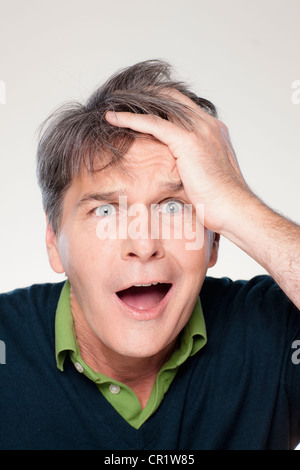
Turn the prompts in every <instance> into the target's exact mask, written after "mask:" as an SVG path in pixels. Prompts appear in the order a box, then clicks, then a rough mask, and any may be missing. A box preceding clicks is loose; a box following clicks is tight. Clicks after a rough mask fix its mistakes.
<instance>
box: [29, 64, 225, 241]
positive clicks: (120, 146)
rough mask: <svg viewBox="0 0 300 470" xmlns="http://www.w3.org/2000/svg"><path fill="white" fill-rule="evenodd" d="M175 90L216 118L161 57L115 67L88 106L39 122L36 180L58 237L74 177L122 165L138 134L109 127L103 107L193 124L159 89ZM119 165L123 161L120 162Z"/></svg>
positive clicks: (62, 110) (61, 111)
mask: <svg viewBox="0 0 300 470" xmlns="http://www.w3.org/2000/svg"><path fill="white" fill-rule="evenodd" d="M168 88H174V89H177V90H178V91H180V92H181V93H183V94H184V95H186V96H188V97H189V98H191V99H192V100H193V101H194V102H195V103H197V105H199V106H200V107H201V108H202V109H203V110H204V111H205V112H207V113H209V114H211V115H212V116H214V117H217V111H216V108H215V106H214V105H213V104H212V103H211V102H210V101H208V100H206V99H204V98H199V97H198V96H196V95H195V94H194V93H193V92H191V91H190V90H189V89H188V87H187V85H186V84H185V83H183V82H181V81H176V80H175V79H174V78H173V77H172V69H171V66H170V65H169V64H168V63H166V62H164V61H161V60H147V61H144V62H140V63H138V64H135V65H133V66H130V67H127V68H125V69H122V70H119V71H118V72H116V73H115V74H114V75H113V76H112V77H111V78H109V79H108V80H107V81H106V82H105V83H104V84H103V85H102V86H100V87H99V88H98V89H96V91H95V92H94V93H93V94H92V95H91V96H90V98H89V99H88V100H87V102H86V104H85V105H83V104H80V103H78V102H71V103H67V104H64V105H62V106H61V107H60V108H58V109H57V110H56V111H54V112H53V113H52V114H51V115H50V116H49V117H48V118H47V119H46V120H45V121H44V122H43V123H42V125H41V128H40V131H39V143H38V149H37V178H38V183H39V186H40V188H41V191H42V198H43V207H44V210H45V212H46V214H47V216H48V220H49V223H50V225H51V227H52V229H53V231H54V233H55V234H56V235H57V234H58V233H59V229H60V222H61V214H62V207H63V199H64V195H65V193H66V191H67V189H68V188H69V187H70V186H71V184H72V181H73V178H74V177H75V176H76V175H79V173H80V172H81V171H82V170H83V169H86V170H87V171H94V169H95V164H96V165H97V169H99V165H100V166H101V168H105V167H106V166H108V165H119V166H120V165H121V159H122V157H123V156H124V155H125V153H126V152H127V151H128V150H129V148H130V146H131V145H132V143H133V141H134V140H135V139H136V138H138V137H141V134H139V133H137V132H135V131H133V130H131V129H124V128H118V127H115V126H112V125H110V124H109V123H108V122H107V121H106V119H105V114H106V112H107V111H115V112H117V111H130V112H133V113H139V114H152V115H156V116H160V117H162V118H164V119H168V120H172V121H174V120H175V121H177V122H178V121H179V122H180V124H181V125H182V126H184V127H185V128H191V125H190V121H189V118H188V113H187V112H186V111H187V109H186V108H185V106H184V105H183V104H180V103H178V102H177V101H175V100H174V99H171V98H170V97H169V96H167V94H166V93H162V91H163V90H166V89H168ZM121 166H122V165H121Z"/></svg>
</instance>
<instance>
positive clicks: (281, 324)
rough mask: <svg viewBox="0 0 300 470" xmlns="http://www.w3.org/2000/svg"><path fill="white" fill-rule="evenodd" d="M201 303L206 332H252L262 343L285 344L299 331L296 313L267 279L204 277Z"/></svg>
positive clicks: (276, 287)
mask: <svg viewBox="0 0 300 470" xmlns="http://www.w3.org/2000/svg"><path fill="white" fill-rule="evenodd" d="M200 299H201V304H202V308H203V313H204V317H205V322H206V325H207V326H208V329H218V331H219V332H220V329H222V330H223V331H225V329H227V328H233V329H234V330H235V331H237V330H238V331H243V332H245V331H248V332H251V336H252V333H254V332H255V337H256V338H257V339H258V338H259V336H260V335H261V337H262V340H264V341H265V340H266V339H267V338H270V337H273V338H275V337H277V338H278V339H283V337H285V338H286V339H287V340H288V338H290V339H291V338H292V337H294V335H295V334H298V332H299V331H300V314H299V311H298V309H297V308H296V307H295V306H294V305H293V303H292V302H291V301H290V300H289V299H288V297H287V296H286V295H285V294H284V292H283V291H282V290H281V289H280V287H279V286H278V284H277V283H276V282H275V281H274V279H272V277H270V276H268V275H260V276H255V277H254V278H253V279H250V280H248V281H247V280H237V281H232V280H231V279H229V278H220V279H215V278H212V277H207V278H206V279H205V282H204V284H203V287H202V289H201V292H200ZM218 326H219V328H218Z"/></svg>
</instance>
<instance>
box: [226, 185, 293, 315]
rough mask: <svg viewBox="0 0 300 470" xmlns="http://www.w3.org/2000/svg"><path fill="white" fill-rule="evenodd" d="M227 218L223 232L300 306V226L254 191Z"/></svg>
mask: <svg viewBox="0 0 300 470" xmlns="http://www.w3.org/2000/svg"><path fill="white" fill-rule="evenodd" d="M227 220H228V224H225V226H224V228H223V229H222V233H221V235H223V236H225V237H226V238H228V239H229V240H230V241H232V242H233V243H234V244H236V245H237V246H239V247H240V248H241V249H242V250H243V251H245V252H246V253H247V254H248V255H249V256H251V258H253V259H254V260H255V261H257V262H258V263H259V264H260V265H261V266H263V267H264V268H265V269H266V271H267V272H268V273H269V274H270V275H271V276H272V277H273V279H274V280H275V281H276V282H277V284H278V285H279V286H280V287H281V289H282V290H283V291H284V292H285V293H286V295H287V296H288V297H289V299H290V300H291V301H292V302H293V303H294V304H295V305H296V306H297V307H298V309H300V227H299V226H298V225H297V224H295V223H294V222H291V221H289V220H288V219H286V218H284V217H282V216H281V215H279V214H277V213H276V212H274V211H273V210H272V209H270V208H269V207H267V206H266V205H265V204H264V203H263V202H262V201H260V200H259V199H258V198H257V197H255V196H254V195H251V194H248V195H245V198H244V200H243V203H242V204H237V205H235V208H233V209H232V214H231V216H230V218H228V219H227ZM229 221H230V223H229Z"/></svg>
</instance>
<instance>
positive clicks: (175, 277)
mask: <svg viewBox="0 0 300 470" xmlns="http://www.w3.org/2000/svg"><path fill="white" fill-rule="evenodd" d="M123 164H124V165H125V169H126V172H124V171H121V170H116V169H115V168H112V167H107V168H106V169H104V170H101V171H99V172H95V173H87V172H86V173H85V174H83V175H82V176H81V177H80V178H76V179H74V181H73V183H72V185H71V187H70V188H69V190H68V191H67V193H66V196H65V200H64V208H63V214H62V222H61V229H60V235H59V236H58V237H54V236H53V234H52V238H53V243H52V248H51V250H50V251H49V257H50V262H51V265H52V267H53V269H55V270H56V271H62V272H64V271H65V272H66V275H67V276H68V278H69V281H70V284H71V288H72V293H73V295H74V298H75V300H76V302H77V303H78V305H79V306H80V310H81V315H82V317H83V318H82V320H83V322H84V324H85V328H87V329H89V332H90V333H91V335H92V337H93V338H94V339H95V338H96V339H97V341H98V342H99V346H102V347H103V348H105V349H106V350H108V351H109V350H110V351H112V352H114V354H115V353H117V354H120V355H122V356H128V357H150V356H153V355H155V354H158V353H159V352H160V351H162V350H164V349H165V348H167V346H168V345H170V344H171V343H172V342H174V341H175V340H176V337H177V335H178V334H179V332H180V331H181V329H182V328H183V327H184V325H185V324H186V322H187V321H188V319H189V317H190V315H191V312H192V310H193V308H194V305H195V302H196V299H197V296H198V295H199V291H200V289H201V286H202V283H203V281H204V278H205V275H206V271H207V268H208V267H210V266H212V265H213V264H214V263H215V261H216V258H217V250H218V246H217V245H218V244H217V242H213V234H212V233H211V232H209V231H208V230H206V229H204V228H203V227H202V226H201V227H200V228H199V227H198V230H200V231H201V232H202V234H203V237H204V239H203V244H201V247H198V249H196V250H195V249H192V250H191V249H187V243H190V242H191V240H190V239H188V240H187V239H186V238H185V235H184V234H183V236H181V237H178V236H176V237H175V236H174V232H172V227H173V228H174V226H175V225H176V224H178V223H179V221H180V220H182V217H183V212H182V210H183V207H184V206H183V205H184V203H185V204H189V201H188V199H187V197H186V195H185V191H184V189H183V188H182V187H180V185H179V184H178V183H180V177H179V175H178V173H177V169H176V161H175V159H174V158H173V156H172V155H171V153H170V151H169V150H168V148H167V147H166V146H165V145H162V144H160V143H158V142H155V141H153V140H150V139H146V140H136V141H135V143H134V144H133V145H132V147H131V149H130V151H129V152H128V153H127V154H126V156H125V157H124V161H123ZM120 195H121V196H122V201H123V202H124V201H126V204H127V209H129V208H130V207H132V205H135V204H142V205H143V206H140V207H143V208H144V209H145V210H144V211H141V212H139V213H137V212H136V213H135V214H136V216H137V217H138V220H139V224H137V223H136V221H137V220H136V217H134V212H129V213H130V214H131V215H129V217H127V222H126V223H127V225H125V227H127V233H126V236H124V221H125V219H126V214H127V215H128V212H127V213H126V207H124V204H123V203H122V204H121V207H120V206H119V196H120ZM152 208H155V209H154V213H155V214H156V217H157V218H158V219H160V223H161V224H162V225H163V224H164V223H166V221H167V222H168V223H169V222H170V224H171V230H170V236H166V235H164V236H163V235H162V230H160V232H159V234H158V235H157V232H156V236H155V237H153V236H151V233H150V231H151V230H150V225H151V224H150V217H151V216H150V214H151V213H152V212H151V209H152ZM155 211H156V212H155ZM169 213H171V214H172V215H171V217H170V218H168V215H169ZM119 216H120V219H118V217H119ZM114 220H117V224H116V225H115V227H116V230H114V234H115V235H116V236H114V237H108V236H107V237H105V236H103V233H105V227H106V224H107V222H108V221H110V222H112V221H114ZM156 220H157V219H156ZM162 225H161V226H160V228H161V227H162ZM111 226H114V224H112V225H111ZM121 226H122V230H123V232H122V236H118V234H119V235H120V231H121ZM130 229H131V230H130ZM134 229H135V230H134ZM130 231H131V233H130V234H129V232H130ZM146 232H147V233H146ZM49 233H51V229H50V228H49V226H48V242H49V240H51V236H50V235H49ZM172 233H173V235H172ZM135 234H137V236H135ZM139 234H140V236H139ZM49 244H50V243H48V245H49ZM48 249H49V248H48ZM156 283H157V284H156ZM141 284H146V286H140V285H141ZM148 284H154V285H151V286H148ZM155 284H156V285H155ZM132 286H135V287H132Z"/></svg>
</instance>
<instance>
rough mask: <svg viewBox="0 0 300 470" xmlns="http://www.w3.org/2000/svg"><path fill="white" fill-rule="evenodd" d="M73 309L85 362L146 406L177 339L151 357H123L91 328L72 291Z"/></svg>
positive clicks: (78, 340) (76, 330)
mask: <svg viewBox="0 0 300 470" xmlns="http://www.w3.org/2000/svg"><path fill="white" fill-rule="evenodd" d="M70 299H71V309H72V315H73V320H74V326H75V332H76V337H77V342H78V346H79V349H80V354H81V357H82V359H83V360H84V361H85V363H86V364H88V366H90V367H91V368H92V369H93V370H94V371H95V372H99V373H102V374H105V375H107V376H108V377H111V378H112V379H115V380H118V381H119V382H121V383H123V384H125V385H127V386H128V387H130V388H131V389H132V390H133V391H134V392H135V394H136V395H137V397H138V399H139V401H140V403H141V406H142V408H144V407H145V405H146V403H147V401H148V399H149V397H150V395H151V391H152V388H153V385H154V383H155V380H156V377H157V374H158V372H159V370H160V369H161V367H162V366H163V364H164V363H165V362H166V361H167V360H168V359H169V358H170V356H171V354H172V353H173V351H174V349H175V348H176V342H177V341H176V340H175V341H173V342H172V343H170V344H169V345H168V346H167V347H166V348H165V349H164V350H162V351H159V353H157V354H155V355H154V356H151V357H128V356H122V355H120V354H119V353H117V352H116V351H114V350H112V349H111V348H109V347H107V346H106V345H105V344H104V343H103V342H102V341H101V340H100V338H98V337H97V336H96V334H95V333H94V332H93V330H92V329H91V328H90V326H89V325H88V323H87V321H86V319H85V316H84V313H83V311H82V309H81V307H80V305H79V303H78V301H77V299H76V297H75V295H74V293H73V291H72V288H71V295H70Z"/></svg>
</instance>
